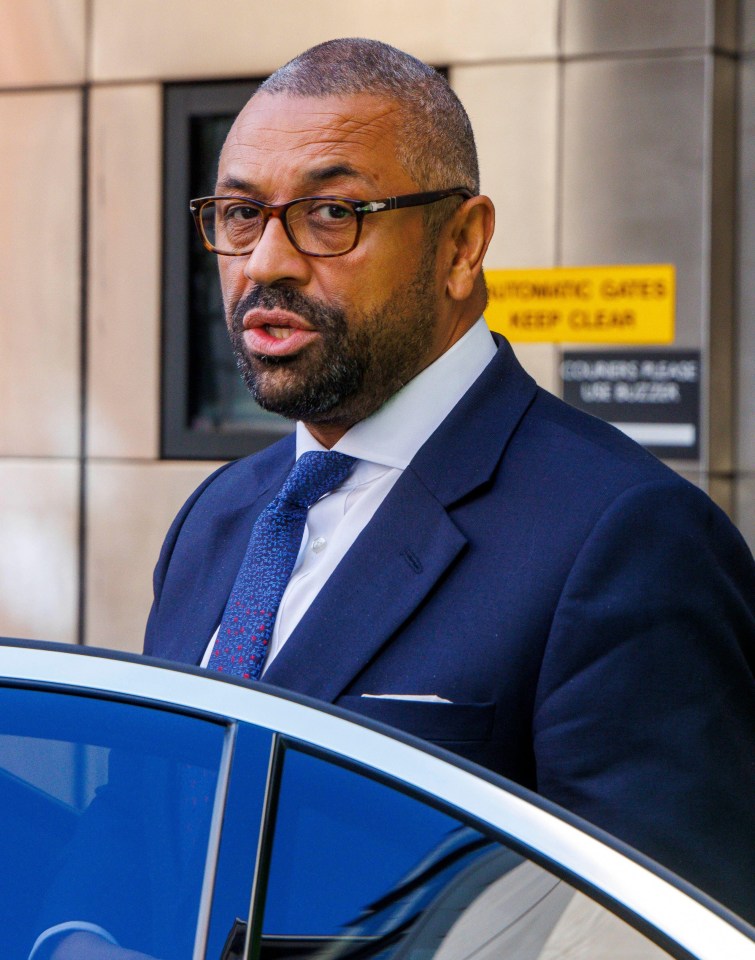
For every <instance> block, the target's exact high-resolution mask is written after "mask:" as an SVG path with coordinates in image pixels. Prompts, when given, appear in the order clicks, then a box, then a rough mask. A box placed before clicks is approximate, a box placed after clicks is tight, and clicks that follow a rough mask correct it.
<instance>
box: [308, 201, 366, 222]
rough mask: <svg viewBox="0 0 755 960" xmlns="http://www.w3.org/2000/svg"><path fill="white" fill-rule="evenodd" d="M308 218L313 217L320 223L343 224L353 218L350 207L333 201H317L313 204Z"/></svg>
mask: <svg viewBox="0 0 755 960" xmlns="http://www.w3.org/2000/svg"><path fill="white" fill-rule="evenodd" d="M309 216H310V217H314V218H315V219H317V220H318V221H320V222H321V223H343V222H345V221H349V220H353V219H354V218H355V214H354V211H353V210H352V208H351V207H349V206H347V205H346V204H345V203H338V202H334V201H333V200H328V201H319V202H318V203H316V204H313V206H312V207H311V208H310V210H309Z"/></svg>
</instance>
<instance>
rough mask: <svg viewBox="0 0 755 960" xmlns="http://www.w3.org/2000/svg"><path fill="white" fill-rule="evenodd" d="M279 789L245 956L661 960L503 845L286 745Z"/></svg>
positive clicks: (272, 959) (364, 776) (655, 950)
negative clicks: (265, 867)
mask: <svg viewBox="0 0 755 960" xmlns="http://www.w3.org/2000/svg"><path fill="white" fill-rule="evenodd" d="M278 787H279V795H278V801H277V807H276V815H275V825H274V829H273V831H272V833H271V835H270V837H269V838H268V840H267V843H268V846H267V851H266V857H267V860H268V868H267V870H266V871H265V873H264V876H262V877H261V879H260V882H259V883H258V889H259V890H260V891H263V893H261V894H260V898H259V901H258V902H257V903H256V904H255V908H254V915H255V918H256V919H257V924H256V926H257V928H258V929H257V930H255V931H254V934H253V936H252V938H251V939H252V953H251V956H252V957H256V956H261V957H262V958H263V960H279V958H280V960H282V958H284V957H285V958H290V957H312V958H318V960H320V958H321V960H325V958H328V960H339V958H343V960H346V958H351V960H357V958H359V960H367V958H380V960H389V958H390V960H417V958H421V960H430V958H435V960H462V958H470V960H471V958H474V960H500V958H503V957H505V958H506V960H582V958H584V960H587V958H604V957H611V958H612V960H659V958H666V957H668V954H667V953H666V952H664V951H663V950H661V949H660V948H659V947H658V946H656V945H655V944H654V943H652V942H651V941H650V940H648V939H646V938H645V937H644V936H642V935H641V934H639V933H638V932H636V931H635V930H634V929H633V928H631V927H630V926H628V925H627V924H625V923H624V922H622V921H621V920H619V919H618V918H617V917H615V916H614V915H613V914H612V913H610V912H609V911H608V910H606V909H605V908H604V907H602V906H600V905H599V904H597V903H595V902H593V901H592V900H591V899H590V898H589V897H588V896H585V895H584V894H581V893H578V892H577V891H576V890H575V889H574V888H573V887H571V886H570V885H569V884H567V883H566V882H564V881H563V880H561V879H559V877H557V876H556V875H555V874H553V873H550V872H549V871H548V870H545V869H543V868H542V867H541V866H539V865H537V864H535V863H533V862H532V861H530V860H529V859H527V858H526V857H523V856H522V855H521V854H519V853H517V852H516V851H514V850H512V849H510V848H509V847H508V846H507V845H506V844H504V843H502V842H500V840H499V839H497V838H493V837H491V836H489V835H487V834H486V833H485V832H484V831H481V830H479V829H477V828H475V827H474V826H472V825H470V824H468V823H466V822H465V821H464V819H463V817H458V818H457V817H456V816H453V815H451V814H450V813H447V812H442V811H441V810H438V809H437V808H436V807H435V806H433V805H432V804H430V803H429V802H427V801H426V800H425V799H423V798H420V797H416V796H411V795H410V794H409V793H407V792H405V791H404V790H403V789H399V788H398V787H397V786H396V785H392V784H389V783H385V782H382V781H381V780H380V779H377V778H374V777H373V776H372V775H370V773H369V771H366V770H363V771H360V770H356V769H353V768H349V767H345V766H343V765H341V764H340V763H339V762H336V761H335V760H330V759H328V758H326V757H323V756H318V755H313V754H311V753H309V752H305V751H303V750H299V749H296V748H291V747H288V748H287V749H286V750H285V751H284V759H283V762H282V765H281V772H280V779H279V784H278ZM260 918H261V923H260V922H259V920H260Z"/></svg>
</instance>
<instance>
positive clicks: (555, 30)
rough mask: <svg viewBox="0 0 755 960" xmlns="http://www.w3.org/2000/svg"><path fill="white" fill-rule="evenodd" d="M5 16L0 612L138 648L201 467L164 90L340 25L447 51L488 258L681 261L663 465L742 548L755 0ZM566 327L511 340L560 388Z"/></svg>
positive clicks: (227, 72) (754, 401)
mask: <svg viewBox="0 0 755 960" xmlns="http://www.w3.org/2000/svg"><path fill="white" fill-rule="evenodd" d="M0 24H2V28H1V29H0V169H2V173H3V176H2V178H0V198H1V204H2V210H3V214H4V215H3V218H2V225H3V258H2V263H3V267H2V271H0V338H1V340H0V343H1V346H0V410H2V413H1V414H0V634H5V635H10V636H19V637H35V638H39V639H46V640H61V641H67V642H82V643H87V644H92V645H97V646H108V647H114V648H119V649H126V650H132V651H138V650H139V649H140V648H141V639H142V630H143V624H144V621H145V619H146V615H147V612H148V609H149V603H150V595H151V583H150V579H151V570H152V566H153V564H154V561H155V559H156V556H157V552H158V550H159V547H160V544H161V541H162V537H163V535H164V533H165V530H166V528H167V526H168V524H169V522H170V520H171V519H172V517H173V515H174V514H175V512H176V510H177V509H178V507H179V506H180V504H181V503H182V502H183V499H184V498H185V497H186V496H187V495H188V494H189V493H190V492H191V490H192V489H193V488H194V487H195V486H196V484H197V483H199V482H200V481H201V480H202V479H203V478H204V477H205V476H206V475H207V474H208V473H209V472H210V471H211V470H212V469H214V467H215V466H216V465H217V462H218V460H217V459H216V457H215V456H213V457H212V459H197V458H196V457H197V454H196V453H194V454H192V452H191V451H189V452H188V453H187V454H186V456H181V457H178V456H176V455H175V453H173V454H166V445H165V437H164V433H165V423H166V416H165V414H166V411H165V406H166V404H169V403H170V402H172V401H171V398H170V396H169V395H167V394H166V391H165V390H164V382H165V378H166V375H167V374H166V363H167V361H169V359H170V358H169V357H167V356H166V352H167V351H169V349H170V346H171V343H172V339H171V338H172V333H170V331H168V330H167V327H166V303H168V304H170V303H172V302H173V299H172V298H173V297H174V296H180V294H181V291H180V289H179V281H178V280H177V279H176V276H175V275H174V272H173V270H172V267H171V264H172V261H171V260H170V257H169V256H168V255H167V254H166V251H170V250H171V249H177V248H178V245H179V244H185V243H186V242H188V241H186V240H185V239H184V234H183V233H182V229H183V228H180V229H176V228H174V226H173V221H172V220H169V218H167V217H166V213H165V210H166V208H165V196H166V184H167V185H168V186H170V184H171V183H172V182H173V178H175V177H180V176H181V175H182V171H181V170H180V169H177V168H176V166H175V163H173V162H172V165H166V160H165V158H166V155H172V154H171V141H170V137H171V130H172V128H171V127H170V126H169V125H168V124H166V122H165V120H166V103H167V102H168V101H167V97H168V91H169V89H175V87H176V85H179V84H194V85H197V89H201V85H205V84H207V85H209V84H214V85H220V86H222V84H223V83H225V82H226V81H248V82H253V81H256V80H260V79H262V78H264V77H265V76H266V75H267V74H268V73H269V72H270V71H272V70H273V69H275V68H276V67H277V66H279V65H280V64H282V63H283V62H285V61H286V60H288V59H289V58H290V57H292V56H294V55H295V54H296V53H298V52H300V51H301V50H303V49H304V48H306V47H308V46H310V45H312V44H314V43H317V42H320V41H322V40H325V39H329V38H332V37H338V36H370V37H374V38H376V39H380V40H384V41H386V42H388V43H392V44H394V45H396V46H398V47H401V48H402V49H405V50H407V51H409V52H410V53H413V54H415V55H416V56H418V57H420V58H422V59H424V60H426V61H428V62H430V63H432V64H433V65H435V66H437V67H439V68H443V69H445V70H446V71H447V75H448V77H449V81H450V83H451V85H452V86H453V88H454V89H455V90H456V91H457V93H458V95H459V97H460V98H461V100H462V101H463V103H464V104H465V106H466V107H467V109H468V111H469V113H470V116H471V118H472V122H473V125H474V127H475V131H476V135H477V139H478V147H479V151H480V158H481V170H482V183H483V190H484V192H485V193H487V194H489V195H490V196H491V197H492V198H493V200H494V202H495V204H496V208H497V218H498V228H497V232H496V236H495V238H494V241H493V244H492V246H491V249H490V252H489V254H488V258H487V262H486V267H487V268H488V269H503V268H550V267H554V266H561V265H563V266H569V265H599V264H638V263H639V264H642V263H648V264H654V263H659V264H660V263H670V264H674V266H675V268H676V277H677V311H676V336H675V340H674V344H673V349H674V350H680V351H688V352H689V351H692V352H695V353H699V357H700V370H701V383H700V419H699V429H700V445H699V456H698V457H697V458H696V459H695V460H694V461H684V462H682V461H679V462H678V463H677V462H674V461H671V464H672V466H674V467H675V468H677V469H679V470H680V472H682V473H684V474H685V475H687V476H689V478H690V479H691V480H692V481H693V482H695V483H698V484H699V485H701V486H702V487H704V488H705V489H707V490H708V492H709V493H710V494H711V496H713V498H714V499H716V500H717V501H718V502H719V503H720V504H721V505H722V506H723V507H724V509H726V510H727V511H728V512H729V513H730V515H731V516H732V517H733V518H734V520H735V522H737V524H738V525H739V526H740V528H741V529H742V530H743V532H744V534H745V536H746V537H747V538H748V540H749V542H750V544H751V545H752V544H753V543H755V510H754V509H753V507H754V505H755V428H754V427H753V424H755V324H754V323H753V313H755V196H753V190H752V185H753V174H754V173H755V0H740V2H737V0H648V2H645V3H642V4H637V3H634V2H632V0H528V2H527V3H522V2H517V0H474V2H461V0H443V2H439V0H412V3H411V4H409V5H407V4H405V3H399V2H397V0H371V2H369V3H358V2H357V3H355V2H353V0H352V2H346V0H317V2H315V3H312V2H306V3H305V2H303V0H278V2H277V3H275V4H270V3H263V2H261V0H213V2H212V3H208V2H206V0H161V2H160V3H154V2H152V0H0ZM187 89H188V88H187ZM188 199H189V197H188V195H187V197H186V201H187V229H190V225H189V224H188ZM565 348H566V349H568V345H563V344H552V343H539V344H521V345H518V346H517V348H516V349H517V352H518V353H519V355H520V357H521V359H522V360H523V362H524V364H525V366H527V368H528V369H529V370H530V372H532V374H533V375H534V376H535V377H536V379H537V380H538V381H539V382H540V383H541V384H542V385H543V386H544V387H546V388H547V389H549V390H552V391H553V392H555V393H560V392H561V391H562V382H561V361H562V355H563V351H564V349H565ZM199 455H200V456H201V452H200V454H199Z"/></svg>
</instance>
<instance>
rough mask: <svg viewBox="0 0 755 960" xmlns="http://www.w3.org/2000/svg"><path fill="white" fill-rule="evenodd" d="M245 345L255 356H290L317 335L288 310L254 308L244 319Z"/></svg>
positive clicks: (317, 334)
mask: <svg viewBox="0 0 755 960" xmlns="http://www.w3.org/2000/svg"><path fill="white" fill-rule="evenodd" d="M243 328H244V335H243V336H244V343H245V344H246V347H247V350H248V351H249V352H250V353H251V354H252V355H254V356H262V357H268V356H269V357H283V356H291V355H293V354H295V353H298V352H299V351H300V350H302V349H304V347H306V346H307V345H308V344H309V343H311V342H312V341H313V340H315V339H317V338H318V337H319V336H320V334H319V333H318V332H317V331H316V330H315V329H314V328H313V327H312V326H311V324H309V323H308V322H307V321H306V320H304V318H303V317H300V316H299V315H298V314H296V313H293V312H292V311H289V310H280V309H273V310H268V309H264V308H259V307H258V308H255V309H253V310H249V311H247V313H246V314H245V315H244V320H243Z"/></svg>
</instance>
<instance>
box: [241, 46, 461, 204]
mask: <svg viewBox="0 0 755 960" xmlns="http://www.w3.org/2000/svg"><path fill="white" fill-rule="evenodd" d="M259 90H260V92H262V91H264V92H265V93H270V94H287V95H289V96H294V97H327V96H333V95H335V96H339V95H341V96H349V95H352V94H359V93H371V94H376V95H378V96H381V95H382V96H385V97H388V98H390V99H391V100H393V101H394V102H395V103H396V104H397V105H398V106H399V108H400V110H401V113H402V115H403V127H402V130H401V137H400V140H399V156H398V159H399V162H400V163H401V165H402V166H403V167H404V169H405V170H406V172H407V173H408V174H409V175H410V176H411V177H412V179H413V180H415V181H416V183H417V185H418V187H419V188H420V189H421V190H444V189H446V188H449V187H466V188H467V189H468V190H470V191H471V192H472V193H473V194H477V193H479V192H480V182H479V181H480V174H479V167H478V163H477V149H476V147H475V141H474V134H473V132H472V125H471V123H470V122H469V117H468V116H467V112H466V110H465V109H464V107H463V106H462V105H461V102H460V100H459V98H458V97H457V96H456V94H455V93H454V92H453V90H452V89H451V88H450V87H449V85H448V83H447V81H446V80H445V78H444V77H442V76H441V74H439V73H438V72H437V70H434V69H433V68H432V67H430V66H428V65H427V64H426V63H423V62H422V61H421V60H417V58H416V57H412V56H410V55H409V54H408V53H404V52H403V51H401V50H397V49H396V48H395V47H391V46H389V45H388V44H387V43H381V42H380V41H378V40H366V39H362V38H350V39H339V40H328V41H326V42H325V43H320V44H318V45H317V46H315V47H311V48H310V49H309V50H305V51H304V53H301V54H299V56H298V57H295V58H294V59H293V60H290V61H289V62H288V63H287V64H285V65H284V66H282V67H280V68H279V69H278V70H276V71H275V73H273V74H272V75H271V76H270V77H268V79H267V80H265V82H264V83H263V84H261V86H260V87H259ZM434 206H436V207H437V206H442V207H445V206H446V203H445V202H444V203H443V204H439V205H438V204H436V205H434Z"/></svg>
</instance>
